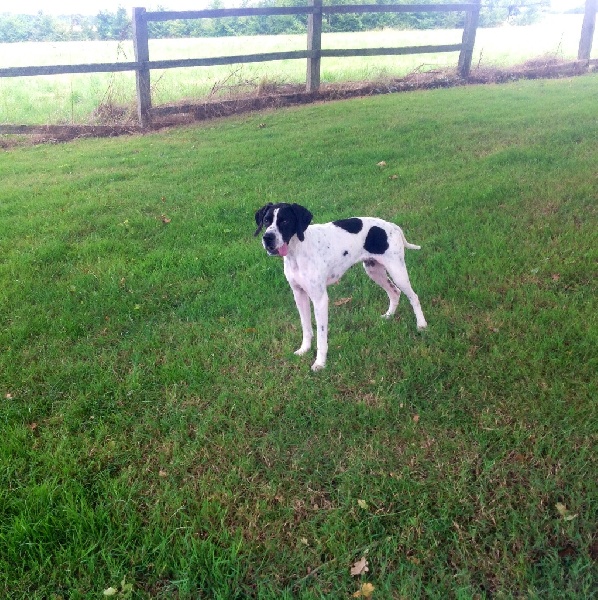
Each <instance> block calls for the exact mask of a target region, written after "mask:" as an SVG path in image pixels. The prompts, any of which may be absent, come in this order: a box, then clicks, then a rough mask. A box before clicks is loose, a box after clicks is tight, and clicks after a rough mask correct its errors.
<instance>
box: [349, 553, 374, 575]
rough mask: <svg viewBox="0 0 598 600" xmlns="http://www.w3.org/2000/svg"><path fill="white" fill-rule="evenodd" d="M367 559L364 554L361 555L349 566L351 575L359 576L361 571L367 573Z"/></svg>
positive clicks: (361, 573)
mask: <svg viewBox="0 0 598 600" xmlns="http://www.w3.org/2000/svg"><path fill="white" fill-rule="evenodd" d="M369 570H370V569H369V567H368V561H367V560H366V558H365V556H362V557H361V558H360V559H359V560H358V561H357V562H356V563H354V565H353V566H352V567H351V576H352V577H359V575H363V573H367V572H368V571H369Z"/></svg>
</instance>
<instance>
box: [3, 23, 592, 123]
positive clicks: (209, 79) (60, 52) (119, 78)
mask: <svg viewBox="0 0 598 600" xmlns="http://www.w3.org/2000/svg"><path fill="white" fill-rule="evenodd" d="M582 18H583V15H551V16H548V17H546V18H545V19H544V20H543V21H542V22H541V23H538V24H536V25H530V26H527V27H508V26H505V27H496V28H488V29H480V30H479V31H478V34H477V37H476V47H475V50H474V59H473V68H474V69H476V68H478V67H489V66H507V65H514V64H518V63H522V62H524V61H526V60H528V59H530V58H537V57H542V56H549V57H552V58H559V59H568V60H570V59H574V58H575V57H576V56H577V47H578V44H579V36H580V32H581V22H582ZM461 35H462V31H461V30H460V29H459V30H456V29H455V30H439V29H435V30H427V31H398V30H384V31H370V32H365V33H331V34H325V35H324V36H323V47H324V48H362V47H363V48H369V47H371V48H376V47H399V46H418V45H422V46H425V45H438V44H458V43H460V42H461ZM306 40H307V38H306V36H305V35H278V36H252V37H234V38H230V37H228V38H199V39H179V40H151V41H150V57H151V59H152V60H168V59H180V58H191V57H194V58H197V57H216V56H235V55H240V54H248V53H262V52H264V53H266V52H276V51H287V50H303V49H305V47H306V43H307V41H306ZM597 45H598V34H597V39H596V41H595V43H594V47H596V46H597ZM133 56H134V53H133V44H132V42H129V41H125V42H120V43H119V42H62V43H23V44H0V66H2V67H15V66H30V65H51V64H76V63H97V62H126V61H132V60H133ZM457 59H458V53H455V52H452V53H444V54H423V55H410V56H400V57H397V56H379V57H369V58H367V57H354V58H326V59H324V60H323V61H322V82H323V83H339V82H346V81H367V80H377V79H384V78H392V77H403V76H405V75H407V74H408V73H411V72H414V71H429V70H431V69H436V68H442V69H446V68H449V69H452V68H455V67H456V65H457ZM305 70H306V62H305V60H286V61H273V62H268V63H250V64H245V65H226V66H222V67H203V68H185V69H168V70H164V71H159V70H156V71H152V99H153V102H154V105H160V104H167V103H171V102H175V101H179V100H181V99H196V100H198V99H201V98H206V97H207V96H209V95H215V96H216V97H227V96H230V95H234V94H239V93H254V92H255V91H256V90H258V89H260V88H261V87H264V85H267V84H272V83H277V84H284V83H295V84H297V83H304V82H305ZM99 105H118V106H129V107H130V109H131V112H132V114H133V115H134V114H135V77H134V74H133V73H127V72H124V73H96V74H90V75H55V76H48V77H20V78H13V79H6V78H4V79H0V123H11V124H18V123H24V124H54V123H87V122H92V123H93V122H95V121H97V114H96V109H97V108H98V106H99Z"/></svg>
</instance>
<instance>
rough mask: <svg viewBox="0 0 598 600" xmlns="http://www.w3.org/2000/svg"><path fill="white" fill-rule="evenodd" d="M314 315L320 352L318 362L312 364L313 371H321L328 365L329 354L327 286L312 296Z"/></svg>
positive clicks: (317, 356) (317, 354)
mask: <svg viewBox="0 0 598 600" xmlns="http://www.w3.org/2000/svg"><path fill="white" fill-rule="evenodd" d="M312 302H313V305H314V315H315V317H316V327H317V342H318V352H317V353H316V362H315V363H314V364H313V365H312V366H311V370H312V371H319V370H320V369H323V368H324V367H325V366H326V356H327V354H328V292H327V291H326V288H324V290H323V291H321V292H320V293H318V294H317V295H316V296H315V297H312Z"/></svg>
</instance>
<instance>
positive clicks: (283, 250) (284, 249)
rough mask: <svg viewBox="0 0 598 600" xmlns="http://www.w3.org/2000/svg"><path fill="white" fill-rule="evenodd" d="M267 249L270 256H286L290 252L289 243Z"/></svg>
mask: <svg viewBox="0 0 598 600" xmlns="http://www.w3.org/2000/svg"><path fill="white" fill-rule="evenodd" d="M266 250H267V251H268V254H269V255H270V256H286V255H287V254H288V252H289V246H288V245H287V244H283V245H282V246H280V247H279V248H272V249H270V248H266Z"/></svg>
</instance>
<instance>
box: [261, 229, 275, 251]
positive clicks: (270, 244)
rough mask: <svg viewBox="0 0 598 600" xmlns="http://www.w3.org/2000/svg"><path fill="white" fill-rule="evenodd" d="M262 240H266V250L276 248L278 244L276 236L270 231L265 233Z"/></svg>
mask: <svg viewBox="0 0 598 600" xmlns="http://www.w3.org/2000/svg"><path fill="white" fill-rule="evenodd" d="M262 241H263V242H264V247H265V248H266V250H274V246H275V244H276V236H275V235H274V234H273V233H271V232H270V233H266V234H264V237H263V238H262Z"/></svg>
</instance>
